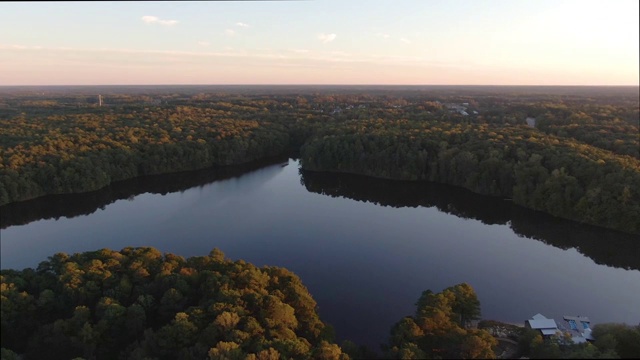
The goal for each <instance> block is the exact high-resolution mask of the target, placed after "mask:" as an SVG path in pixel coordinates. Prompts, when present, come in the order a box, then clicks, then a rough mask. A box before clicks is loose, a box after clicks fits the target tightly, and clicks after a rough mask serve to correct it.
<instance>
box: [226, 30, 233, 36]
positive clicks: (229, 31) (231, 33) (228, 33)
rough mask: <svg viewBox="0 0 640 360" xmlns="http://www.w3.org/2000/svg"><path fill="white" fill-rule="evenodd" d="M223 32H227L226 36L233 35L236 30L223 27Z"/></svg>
mask: <svg viewBox="0 0 640 360" xmlns="http://www.w3.org/2000/svg"><path fill="white" fill-rule="evenodd" d="M224 33H225V34H227V36H233V35H235V34H236V31H235V30H233V29H225V30H224Z"/></svg>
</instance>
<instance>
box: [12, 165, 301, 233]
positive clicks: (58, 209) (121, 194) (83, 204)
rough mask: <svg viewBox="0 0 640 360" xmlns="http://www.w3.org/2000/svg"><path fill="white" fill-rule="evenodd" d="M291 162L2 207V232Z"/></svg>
mask: <svg viewBox="0 0 640 360" xmlns="http://www.w3.org/2000/svg"><path fill="white" fill-rule="evenodd" d="M287 160H288V158H287V157H286V156H284V157H282V156H281V157H275V158H270V159H265V160H262V161H256V162H252V163H249V164H243V165H236V166H224V167H212V168H208V169H202V170H196V171H186V172H180V173H173V174H163V175H151V176H143V177H139V178H135V179H129V180H124V181H119V182H117V183H113V184H111V185H109V186H107V187H104V188H102V189H100V190H97V191H91V192H87V193H81V194H65V195H48V196H44V197H41V198H37V199H33V200H28V201H22V202H18V203H12V204H8V205H4V206H1V207H0V214H2V216H1V217H0V229H5V228H7V227H9V226H14V225H24V224H28V223H30V222H33V221H37V220H46V219H56V220H57V219H59V218H61V217H66V218H74V217H77V216H83V215H89V214H92V213H94V212H95V211H96V210H98V209H102V210H104V209H105V207H106V206H107V205H109V204H112V203H114V202H116V201H118V200H122V199H133V197H135V196H136V195H140V194H144V193H151V194H161V195H165V194H169V193H174V192H182V191H185V190H188V189H191V188H196V187H202V186H204V185H206V184H210V183H212V182H214V181H219V180H225V179H230V178H234V177H239V176H241V175H244V174H246V173H248V172H251V171H254V170H257V169H260V168H262V167H265V166H269V165H274V164H278V163H283V162H284V163H286V162H287Z"/></svg>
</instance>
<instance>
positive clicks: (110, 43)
mask: <svg viewBox="0 0 640 360" xmlns="http://www.w3.org/2000/svg"><path fill="white" fill-rule="evenodd" d="M638 3H639V1H638V0H607V1H594V0H526V1H525V0H484V1H483V0H395V1H391V0H368V1H365V0H362V1H355V0H315V1H313V0H311V1H199V2H187V1H173V2H153V1H151V2H56V3H44V2H22V3H11V2H2V3H0V86H2V85H119V84H122V85H129V84H131V85H134V84H411V85H445V84H446V85H635V86H637V85H638V83H639V81H638V78H639V71H638V68H639V59H638V53H639V52H640V51H639V43H640V41H639V37H638V34H639V28H638V23H639V16H638Z"/></svg>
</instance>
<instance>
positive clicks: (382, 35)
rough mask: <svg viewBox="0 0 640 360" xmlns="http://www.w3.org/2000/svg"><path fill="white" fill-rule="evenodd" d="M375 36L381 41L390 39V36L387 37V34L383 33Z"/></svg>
mask: <svg viewBox="0 0 640 360" xmlns="http://www.w3.org/2000/svg"><path fill="white" fill-rule="evenodd" d="M376 36H377V37H381V38H383V39H388V38H390V37H391V35H389V34H383V33H377V34H376Z"/></svg>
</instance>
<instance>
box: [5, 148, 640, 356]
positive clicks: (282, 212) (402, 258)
mask: <svg viewBox="0 0 640 360" xmlns="http://www.w3.org/2000/svg"><path fill="white" fill-rule="evenodd" d="M0 211H1V215H2V230H1V242H0V244H1V261H2V263H1V267H2V268H3V269H7V268H14V269H22V268H25V267H36V266H37V265H38V263H39V262H40V261H43V260H45V259H46V258H47V257H48V256H50V255H52V254H54V253H56V252H66V253H75V252H83V251H90V250H96V249H100V248H110V249H116V250H119V249H122V248H124V247H127V246H153V247H156V248H158V249H159V250H161V251H163V252H172V253H176V254H179V255H182V256H185V257H189V256H194V255H198V256H200V255H206V254H208V253H209V251H211V250H212V249H213V248H214V247H217V248H219V249H221V250H222V251H223V252H224V253H225V254H226V255H227V257H229V258H231V259H234V260H237V259H244V260H246V261H249V262H252V263H254V264H256V265H258V266H262V265H273V266H282V267H285V268H287V269H290V270H292V271H293V272H295V273H296V274H297V275H298V276H300V278H302V281H303V283H304V284H305V285H306V286H307V287H308V289H309V291H310V292H311V294H312V295H313V297H314V299H315V300H316V301H317V302H318V306H319V309H318V310H319V313H320V317H321V318H322V320H323V321H325V322H328V323H330V324H331V325H333V326H334V328H335V330H336V334H337V337H338V340H343V339H350V340H353V341H355V342H357V343H361V344H366V345H369V346H371V347H373V348H376V349H377V348H378V344H379V343H382V342H385V341H386V340H387V337H388V334H389V329H390V327H391V326H392V325H393V324H394V323H395V322H396V321H398V320H400V319H401V318H402V317H403V316H405V315H410V314H413V312H414V310H415V306H414V304H415V302H416V300H417V299H418V297H419V296H420V294H421V293H422V291H424V290H426V289H431V290H433V291H441V290H442V289H444V288H446V287H449V286H452V285H455V284H458V283H461V282H468V283H469V284H471V285H472V286H473V288H474V289H475V290H476V292H477V294H478V297H479V299H480V302H481V305H482V317H483V318H485V319H494V320H500V321H505V322H512V323H518V324H522V323H523V321H524V320H525V319H527V318H530V317H531V316H533V315H535V314H536V313H542V314H544V315H546V316H547V317H561V316H562V315H565V314H566V315H583V316H588V317H589V318H590V319H591V320H592V322H593V323H602V322H626V323H627V324H638V323H640V237H639V236H633V235H626V234H622V233H618V232H614V231H609V230H605V229H601V228H597V227H590V226H584V225H581V224H577V223H574V222H569V221H564V220H560V219H556V218H553V217H550V216H547V215H545V214H541V213H538V212H534V211H530V210H527V209H523V208H520V207H518V206H514V205H513V204H511V203H510V202H507V201H503V200H500V199H495V198H489V197H484V196H480V195H476V194H472V193H470V192H468V191H465V190H462V189H459V188H454V187H450V186H444V185H438V184H429V183H411V182H397V181H388V180H379V179H371V178H365V177H360V176H354V175H336V174H321V173H310V172H303V171H300V170H299V165H298V162H297V161H295V160H292V159H289V160H287V159H282V160H278V161H276V162H275V163H274V162H271V163H270V164H267V165H264V164H262V165H260V166H257V165H253V166H248V167H244V168H233V169H224V170H216V169H209V170H203V171H197V172H190V173H181V174H171V175H162V176H153V177H147V178H142V179H135V180H131V181H125V182H122V183H118V184H115V185H112V186H110V187H108V188H105V189H103V190H100V191H96V192H92V193H88V194H80V195H65V196H49V197H46V198H43V199H38V200H34V201H28V202H24V203H19V204H14V205H11V206H4V207H2V208H0Z"/></svg>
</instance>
